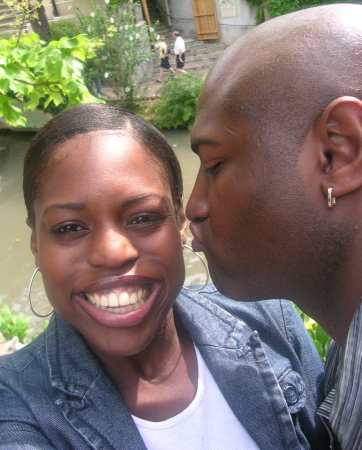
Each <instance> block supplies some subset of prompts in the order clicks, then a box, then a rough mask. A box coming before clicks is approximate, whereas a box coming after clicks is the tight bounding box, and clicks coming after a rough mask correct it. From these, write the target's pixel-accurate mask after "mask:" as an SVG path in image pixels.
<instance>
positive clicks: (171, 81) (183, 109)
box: [145, 73, 204, 130]
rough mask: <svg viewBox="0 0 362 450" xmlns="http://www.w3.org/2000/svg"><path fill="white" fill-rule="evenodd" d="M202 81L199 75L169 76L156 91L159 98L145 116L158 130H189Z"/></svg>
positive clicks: (194, 114) (193, 119)
mask: <svg viewBox="0 0 362 450" xmlns="http://www.w3.org/2000/svg"><path fill="white" fill-rule="evenodd" d="M203 82H204V79H203V78H202V77H201V76H199V75H193V74H190V73H188V74H185V75H179V74H177V75H170V76H169V78H168V79H167V81H166V82H165V84H164V85H163V86H162V87H161V88H160V89H159V90H158V92H157V94H159V96H158V97H157V98H156V100H155V101H154V103H153V104H152V105H151V107H150V109H149V111H148V112H147V113H146V114H145V115H146V116H147V117H146V118H147V119H148V120H149V121H150V122H151V123H152V124H153V125H154V126H155V127H157V128H158V129H159V130H164V129H171V128H188V129H191V127H192V125H193V123H194V121H195V116H196V103H197V99H198V96H199V94H200V90H201V87H202V84H203Z"/></svg>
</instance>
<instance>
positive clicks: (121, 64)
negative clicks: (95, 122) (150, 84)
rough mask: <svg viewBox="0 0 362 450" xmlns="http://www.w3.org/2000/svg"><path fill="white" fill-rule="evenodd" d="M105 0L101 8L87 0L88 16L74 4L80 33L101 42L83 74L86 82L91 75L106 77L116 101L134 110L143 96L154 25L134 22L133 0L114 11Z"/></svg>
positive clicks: (151, 55)
mask: <svg viewBox="0 0 362 450" xmlns="http://www.w3.org/2000/svg"><path fill="white" fill-rule="evenodd" d="M109 1H110V0H106V5H105V6H104V7H103V8H101V7H100V6H99V5H98V4H97V3H95V2H91V7H92V12H91V15H90V16H85V15H84V14H83V13H82V12H81V11H80V9H79V8H76V7H75V11H76V15H77V17H78V21H79V23H80V28H81V31H82V33H84V35H86V36H88V37H89V38H98V39H100V40H101V41H102V43H103V45H102V47H99V48H98V49H97V51H96V53H97V55H96V57H95V58H94V59H92V61H91V62H90V64H88V65H87V67H86V72H85V76H86V78H87V80H88V85H89V86H91V83H92V79H94V78H98V79H103V80H107V83H109V84H110V85H111V87H112V92H113V94H114V96H115V98H116V103H118V104H119V105H120V106H123V107H125V108H128V109H131V110H135V109H137V108H138V106H139V105H140V103H141V100H142V98H143V97H144V92H143V89H142V87H141V85H142V83H143V81H145V77H146V76H147V70H146V69H147V66H148V64H150V65H151V64H152V59H153V57H154V54H155V51H154V50H153V49H152V47H151V42H152V40H153V39H154V38H155V34H154V29H153V28H149V27H147V26H146V25H145V24H143V23H137V22H136V13H135V7H136V3H131V2H128V3H125V5H124V7H123V8H120V10H119V12H118V13H116V12H115V9H114V8H112V7H110V6H109Z"/></svg>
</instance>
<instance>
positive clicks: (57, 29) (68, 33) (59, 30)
mask: <svg viewBox="0 0 362 450" xmlns="http://www.w3.org/2000/svg"><path fill="white" fill-rule="evenodd" d="M49 25H50V36H51V39H52V40H53V41H58V40H59V39H61V38H62V37H67V38H73V37H75V36H77V35H78V34H80V33H81V31H80V27H79V24H78V23H77V22H76V21H75V20H73V19H62V20H54V21H52V22H50V23H49Z"/></svg>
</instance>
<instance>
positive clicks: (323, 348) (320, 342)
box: [295, 306, 331, 362]
mask: <svg viewBox="0 0 362 450" xmlns="http://www.w3.org/2000/svg"><path fill="white" fill-rule="evenodd" d="M295 307H296V309H297V311H298V312H299V315H300V317H301V319H302V320H303V322H304V326H305V327H306V329H307V330H308V333H309V336H310V337H311V339H312V341H313V342H314V345H315V347H316V349H317V351H318V353H319V355H320V357H321V358H322V360H323V362H325V360H326V356H327V350H328V346H329V342H330V340H331V338H330V336H329V335H328V334H327V333H326V332H325V331H324V330H323V328H322V327H321V326H320V325H318V324H317V322H315V321H314V320H313V319H311V318H310V317H308V316H307V315H306V314H304V313H303V312H302V311H301V310H300V309H299V308H298V307H297V306H295Z"/></svg>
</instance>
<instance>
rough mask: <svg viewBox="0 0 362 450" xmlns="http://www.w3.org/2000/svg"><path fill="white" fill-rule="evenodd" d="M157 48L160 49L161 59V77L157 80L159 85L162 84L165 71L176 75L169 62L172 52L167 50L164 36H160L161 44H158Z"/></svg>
mask: <svg viewBox="0 0 362 450" xmlns="http://www.w3.org/2000/svg"><path fill="white" fill-rule="evenodd" d="M157 47H158V49H159V52H160V58H161V65H160V76H159V77H158V78H157V81H158V82H159V83H161V81H162V75H163V70H164V69H166V70H170V71H171V72H172V73H175V71H174V70H173V68H172V67H171V64H170V61H169V55H170V50H167V44H166V42H165V37H164V36H160V40H159V42H158V44H157Z"/></svg>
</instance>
